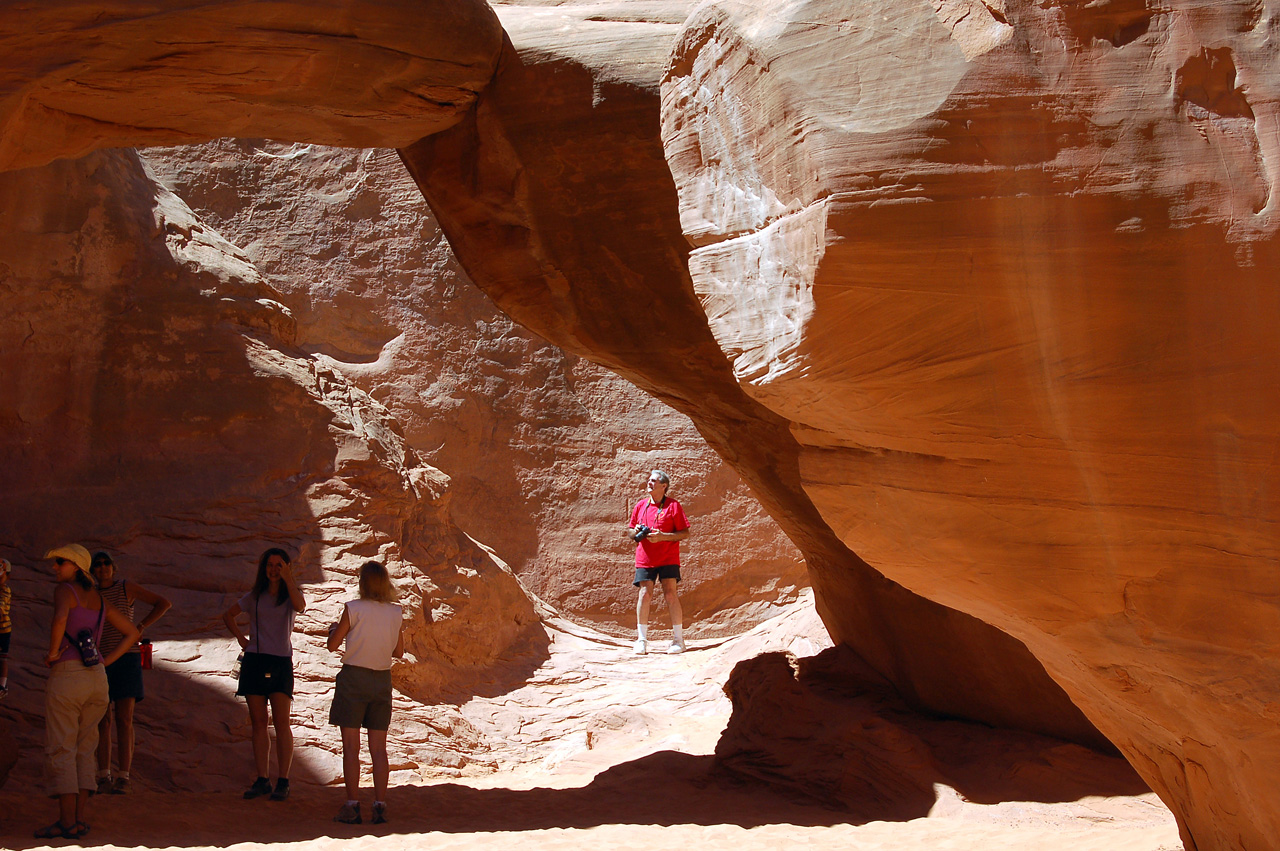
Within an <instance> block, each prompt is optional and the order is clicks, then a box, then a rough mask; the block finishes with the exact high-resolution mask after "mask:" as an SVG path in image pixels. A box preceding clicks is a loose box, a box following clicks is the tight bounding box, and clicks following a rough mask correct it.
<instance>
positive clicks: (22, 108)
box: [0, 0, 502, 170]
mask: <svg viewBox="0 0 1280 851" xmlns="http://www.w3.org/2000/svg"><path fill="white" fill-rule="evenodd" d="M501 44H502V31H501V29H500V27H499V25H498V23H497V19H496V18H495V17H494V15H493V13H492V12H491V11H490V10H489V7H488V6H487V5H485V4H484V3H483V2H480V0H425V2H423V0H416V2H405V0H391V1H390V2H376V3H373V2H365V0H315V2H301V3H299V2H272V3H237V2H226V0H215V2H190V1H189V0H187V1H186V2H178V3H165V4H162V5H157V4H156V3H152V2H143V0H123V1H122V2H115V3H112V4H110V6H107V7H104V6H103V5H102V4H97V3H77V2H59V3H25V4H8V6H7V7H6V8H5V10H4V14H3V16H0V170H3V169H12V168H25V167H29V166H34V165H41V164H43V163H47V162H49V161H51V160H53V159H55V158H58V157H77V156H80V155H82V154H84V153H87V152H89V151H91V150H94V149H95V148H102V147H115V146H131V145H147V144H152V145H155V144H176V143H180V142H201V141H205V140H206V139H208V138H210V137H211V136H248V137H253V138H256V137H267V138H272V139H281V140H305V141H310V142H319V143H324V144H330V145H352V146H360V147H399V146H402V145H408V144H410V143H412V142H414V141H416V140H417V139H420V138H422V137H423V136H425V135H427V134H428V133H434V132H435V131H437V130H440V129H442V128H444V127H447V126H449V125H450V124H452V123H453V122H454V121H456V120H457V118H458V116H459V115H460V114H461V113H462V112H463V111H465V110H466V109H467V107H468V106H470V104H471V103H472V101H473V100H474V99H475V94H476V92H477V91H479V90H480V88H481V87H483V86H484V84H485V83H486V82H487V81H488V79H489V77H490V76H491V75H492V73H493V67H494V63H495V62H496V61H497V58H498V53H499V50H500V48H501Z"/></svg>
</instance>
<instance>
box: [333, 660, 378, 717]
mask: <svg viewBox="0 0 1280 851" xmlns="http://www.w3.org/2000/svg"><path fill="white" fill-rule="evenodd" d="M334 686H335V687H334V690H333V706H331V707H329V723H330V724H333V725H334V726H337V727H352V728H359V727H364V728H365V729H367V730H385V729H387V728H388V727H390V726H391V671H390V670H386V671H375V670H373V669H372V668H361V667H360V666H358V665H343V666H342V670H341V671H339V672H338V678H337V679H336V680H335V681H334Z"/></svg>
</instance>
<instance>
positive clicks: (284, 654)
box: [222, 547, 307, 801]
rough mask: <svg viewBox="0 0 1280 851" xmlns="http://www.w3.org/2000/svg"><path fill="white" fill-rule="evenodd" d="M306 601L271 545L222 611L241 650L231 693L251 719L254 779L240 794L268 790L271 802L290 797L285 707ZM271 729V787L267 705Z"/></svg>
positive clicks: (290, 737) (289, 699)
mask: <svg viewBox="0 0 1280 851" xmlns="http://www.w3.org/2000/svg"><path fill="white" fill-rule="evenodd" d="M306 609H307V601H306V598H304V597H303V596H302V591H301V590H300V589H299V588H298V584H297V582H296V581H295V580H294V578H293V568H292V565H291V564H290V560H289V554H288V553H287V552H285V551H284V550H282V549H280V548H279V547H272V548H271V549H269V550H267V551H266V552H264V553H263V554H262V557H261V558H259V559H258V575H257V577H256V578H255V579H254V581H253V588H251V589H250V590H249V593H247V594H245V595H244V596H243V597H241V598H240V599H239V600H238V601H236V603H235V604H233V605H232V606H231V608H229V609H227V610H226V611H225V612H223V613H222V620H223V622H224V623H225V624H226V625H227V629H228V630H230V631H231V634H232V635H233V636H235V639H236V641H237V642H239V644H240V649H241V650H242V651H243V652H244V660H243V661H242V662H241V665H240V681H239V683H238V685H237V688H236V694H237V695H240V696H242V697H244V699H245V703H247V704H248V705H249V721H250V722H251V723H252V724H253V761H254V765H255V766H256V767H257V769H258V776H257V779H255V780H254V781H253V784H252V785H251V786H250V787H249V788H248V789H247V790H246V791H245V793H244V797H245V798H246V799H248V798H258V797H261V796H262V795H270V796H271V800H273V801H283V800H284V799H285V798H287V797H289V769H290V767H291V766H292V765H293V729H292V728H291V727H290V726H289V708H290V705H291V704H292V703H293V620H294V617H295V616H296V615H298V614H300V613H301V612H304V611H306ZM240 615H245V616H246V617H248V619H249V632H248V634H247V635H246V634H245V633H242V632H241V631H240V627H239V625H238V624H237V623H236V619H237V618H238V617H239V616H240ZM268 703H270V705H271V723H272V725H273V726H274V727H275V731H276V769H277V770H278V771H279V774H278V775H277V779H276V786H275V788H274V789H272V788H271V780H270V769H271V741H270V737H269V734H268V731H267V728H268V719H267V705H268Z"/></svg>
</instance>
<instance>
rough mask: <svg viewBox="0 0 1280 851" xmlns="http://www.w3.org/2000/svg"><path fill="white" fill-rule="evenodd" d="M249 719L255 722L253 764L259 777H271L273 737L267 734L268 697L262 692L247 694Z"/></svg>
mask: <svg viewBox="0 0 1280 851" xmlns="http://www.w3.org/2000/svg"><path fill="white" fill-rule="evenodd" d="M244 700H245V703H247V704H249V721H250V723H252V724H253V764H254V765H255V766H256V767H257V769H258V776H259V777H270V776H271V775H270V774H268V772H269V771H270V770H271V739H270V737H269V736H268V734H267V699H266V698H265V697H263V696H262V695H260V694H247V695H245V697H244Z"/></svg>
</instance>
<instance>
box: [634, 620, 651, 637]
mask: <svg viewBox="0 0 1280 851" xmlns="http://www.w3.org/2000/svg"><path fill="white" fill-rule="evenodd" d="M636 632H638V633H639V634H640V640H641V641H648V640H649V625H648V624H647V623H646V624H637V625H636Z"/></svg>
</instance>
